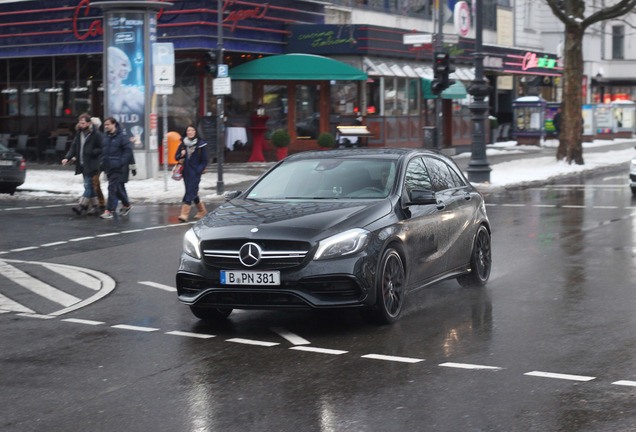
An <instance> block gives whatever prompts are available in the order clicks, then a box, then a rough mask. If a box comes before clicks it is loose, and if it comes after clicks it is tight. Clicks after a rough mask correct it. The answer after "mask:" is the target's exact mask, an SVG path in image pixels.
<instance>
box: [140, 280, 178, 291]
mask: <svg viewBox="0 0 636 432" xmlns="http://www.w3.org/2000/svg"><path fill="white" fill-rule="evenodd" d="M139 283H140V284H142V285H148V286H150V287H153V288H159V289H162V290H164V291H172V292H174V291H177V289H176V288H175V287H171V286H169V285H163V284H160V283H157V282H151V281H141V282H139Z"/></svg>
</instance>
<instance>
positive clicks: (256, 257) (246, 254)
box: [239, 243, 262, 267]
mask: <svg viewBox="0 0 636 432" xmlns="http://www.w3.org/2000/svg"><path fill="white" fill-rule="evenodd" d="M261 252H262V250H261V247H260V246H259V245H257V244H256V243H245V244H244V245H243V246H241V249H239V260H241V263H243V265H244V266H245V267H254V266H255V265H256V264H258V263H259V262H261Z"/></svg>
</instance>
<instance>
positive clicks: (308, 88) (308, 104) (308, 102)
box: [296, 84, 320, 140]
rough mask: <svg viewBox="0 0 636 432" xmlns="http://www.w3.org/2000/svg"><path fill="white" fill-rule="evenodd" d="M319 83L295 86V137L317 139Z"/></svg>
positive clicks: (318, 126)
mask: <svg viewBox="0 0 636 432" xmlns="http://www.w3.org/2000/svg"><path fill="white" fill-rule="evenodd" d="M319 102H320V85H307V84H298V85H297V86H296V138H297V139H299V140H303V139H317V138H318V133H319V132H320V105H319Z"/></svg>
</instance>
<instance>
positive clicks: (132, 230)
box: [121, 228, 146, 234]
mask: <svg viewBox="0 0 636 432" xmlns="http://www.w3.org/2000/svg"><path fill="white" fill-rule="evenodd" d="M140 231H146V229H145V228H137V229H130V230H126V231H122V232H121V233H122V234H130V233H136V232H140Z"/></svg>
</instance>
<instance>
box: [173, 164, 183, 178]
mask: <svg viewBox="0 0 636 432" xmlns="http://www.w3.org/2000/svg"><path fill="white" fill-rule="evenodd" d="M182 178H183V164H181V163H178V164H176V165H175V166H174V167H173V168H172V180H176V181H179V180H181V179H182Z"/></svg>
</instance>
